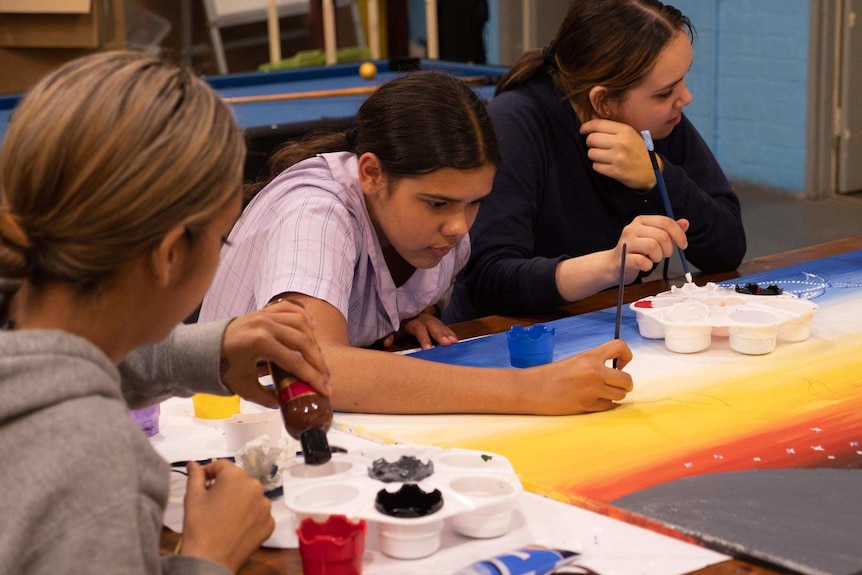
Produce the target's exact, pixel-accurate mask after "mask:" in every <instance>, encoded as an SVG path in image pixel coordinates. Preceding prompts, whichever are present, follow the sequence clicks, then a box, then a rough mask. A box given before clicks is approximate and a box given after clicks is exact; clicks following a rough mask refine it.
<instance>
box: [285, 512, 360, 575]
mask: <svg viewBox="0 0 862 575" xmlns="http://www.w3.org/2000/svg"><path fill="white" fill-rule="evenodd" d="M366 531H367V525H366V524H365V520H364V519H360V520H359V522H358V523H353V522H352V521H350V520H348V519H347V517H345V516H344V515H330V516H329V517H328V518H327V519H326V521H324V522H323V523H318V522H317V521H315V520H314V519H311V518H310V517H307V518H305V519H303V520H302V523H300V524H299V529H297V530H296V534H297V535H298V536H299V555H300V557H302V572H303V574H304V575H360V573H362V554H363V553H365V532H366Z"/></svg>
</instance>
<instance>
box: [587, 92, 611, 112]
mask: <svg viewBox="0 0 862 575" xmlns="http://www.w3.org/2000/svg"><path fill="white" fill-rule="evenodd" d="M590 105H591V106H592V110H590V113H591V114H592V116H593V117H595V118H608V117H609V116H610V115H611V114H610V108H609V107H608V89H607V88H605V87H604V86H593V87H592V88H591V89H590Z"/></svg>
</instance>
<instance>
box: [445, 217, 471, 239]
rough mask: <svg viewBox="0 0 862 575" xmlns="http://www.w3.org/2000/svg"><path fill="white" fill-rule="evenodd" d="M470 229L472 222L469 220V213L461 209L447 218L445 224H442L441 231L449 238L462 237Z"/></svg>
mask: <svg viewBox="0 0 862 575" xmlns="http://www.w3.org/2000/svg"><path fill="white" fill-rule="evenodd" d="M469 230H470V224H469V223H468V221H467V215H466V214H465V213H464V212H461V211H459V212H458V213H456V214H453V215H452V216H451V217H449V218H446V220H445V221H444V222H443V225H442V226H440V233H441V234H443V235H444V236H445V237H447V238H458V239H460V238H462V237H464V236H465V235H466V234H467V232H468V231H469Z"/></svg>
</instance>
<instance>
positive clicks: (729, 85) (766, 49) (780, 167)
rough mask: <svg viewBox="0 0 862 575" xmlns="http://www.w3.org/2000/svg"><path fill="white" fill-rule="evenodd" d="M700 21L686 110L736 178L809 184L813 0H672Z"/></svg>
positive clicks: (787, 187)
mask: <svg viewBox="0 0 862 575" xmlns="http://www.w3.org/2000/svg"><path fill="white" fill-rule="evenodd" d="M671 2H672V3H673V4H674V5H675V6H676V7H677V8H679V9H680V10H682V11H683V13H685V14H686V15H687V16H688V17H689V18H690V19H691V21H692V23H693V24H694V25H695V28H696V29H697V32H698V37H697V41H696V42H695V45H694V58H695V60H694V64H693V65H692V69H691V72H690V73H689V76H688V86H689V89H690V90H691V92H692V94H693V95H694V102H693V103H692V104H691V105H690V106H689V108H688V111H687V114H688V115H689V116H690V117H691V119H692V121H693V122H694V123H695V125H696V126H697V128H698V130H700V131H701V133H702V135H703V136H704V138H705V139H706V141H707V143H708V144H709V146H710V148H712V150H713V152H714V153H715V155H716V157H717V158H718V160H719V162H720V163H721V165H722V168H724V171H725V172H726V173H727V176H728V177H729V178H730V179H731V180H735V181H743V182H749V183H753V184H758V185H763V186H769V187H772V188H777V189H780V190H783V191H787V192H790V193H794V194H801V193H802V192H804V189H805V152H806V149H805V146H806V124H807V108H806V106H807V96H806V90H807V82H808V23H809V13H808V9H809V0H671Z"/></svg>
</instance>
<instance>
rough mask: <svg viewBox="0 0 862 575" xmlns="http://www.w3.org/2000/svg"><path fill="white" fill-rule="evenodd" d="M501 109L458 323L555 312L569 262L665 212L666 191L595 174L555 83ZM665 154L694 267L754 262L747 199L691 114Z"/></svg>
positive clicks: (663, 145) (456, 310)
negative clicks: (496, 154) (748, 243)
mask: <svg viewBox="0 0 862 575" xmlns="http://www.w3.org/2000/svg"><path fill="white" fill-rule="evenodd" d="M489 112H490V115H491V118H492V120H493V122H494V128H495V130H496V132H497V139H498V141H499V143H500V151H501V154H502V162H501V165H500V169H499V171H498V172H497V176H496V178H495V180H494V188H493V191H492V193H491V194H490V195H489V196H488V197H487V198H486V200H485V202H484V203H483V205H482V207H481V208H480V209H479V215H478V217H477V219H476V223H475V224H474V225H473V228H472V229H471V230H470V238H471V242H472V247H473V253H472V256H471V258H470V262H469V263H468V265H467V267H466V268H465V269H464V270H463V271H462V273H461V274H460V275H459V277H458V281H457V283H456V287H455V292H454V294H453V297H452V301H451V303H450V305H449V306H448V307H447V308H446V310H445V311H444V316H443V317H444V320H446V321H447V322H455V321H464V320H467V319H472V318H474V317H479V316H484V315H490V314H537V313H547V312H551V311H553V310H555V309H556V308H558V307H560V306H561V305H564V304H566V303H568V302H567V301H565V300H564V299H563V298H562V297H561V296H560V294H559V292H558V291H557V287H556V280H555V270H556V267H557V264H558V263H559V262H560V261H562V260H564V259H566V258H571V257H577V256H582V255H585V254H589V253H593V252H597V251H601V250H608V249H611V248H613V247H614V246H615V245H616V244H617V242H618V241H619V238H620V235H621V234H622V230H623V228H624V227H625V226H626V225H628V224H629V223H631V221H632V220H633V219H634V218H635V217H636V216H638V215H642V214H664V209H663V206H662V202H661V197H660V195H659V193H658V188H654V189H653V190H650V191H648V192H643V191H640V190H633V189H631V188H628V187H627V186H625V185H623V184H621V183H620V182H618V181H616V180H614V179H612V178H608V177H606V176H602V175H600V174H598V173H596V172H595V171H594V170H593V169H592V166H591V162H590V160H589V159H588V158H587V149H588V148H587V145H586V137H585V136H582V135H581V134H580V133H579V128H580V122H579V121H578V119H577V116H576V115H575V113H574V110H573V109H572V107H571V106H570V105H569V104H568V103H567V102H565V101H564V100H563V98H562V96H561V94H560V93H559V92H558V91H557V90H556V89H555V87H554V85H553V83H552V81H551V80H550V79H549V78H547V77H543V78H535V79H533V80H531V81H529V82H528V83H527V84H525V85H524V86H521V87H519V88H517V89H514V90H510V91H507V92H503V93H502V94H500V95H498V96H496V97H495V98H494V99H492V100H491V102H490V104H489ZM655 147H656V151H657V152H658V153H659V154H660V155H661V156H662V158H663V160H664V171H663V175H664V179H665V182H666V184H667V189H668V195H669V196H670V201H671V205H672V207H673V211H674V216H676V217H677V218H687V219H688V220H689V221H690V222H691V227H690V228H689V230H688V232H687V237H688V248H687V249H686V250H685V255H686V258H687V259H688V261H689V263H691V264H692V265H694V266H696V267H697V268H699V269H700V270H702V271H704V272H720V271H727V270H732V269H735V268H736V267H737V266H738V265H739V263H740V262H741V261H742V258H743V256H744V255H745V232H744V230H743V227H742V218H741V215H740V208H739V200H738V199H737V197H736V194H735V193H734V192H733V190H732V189H731V187H730V183H729V182H728V181H727V178H726V177H725V175H724V173H723V172H722V170H721V167H719V165H718V162H717V161H716V160H715V157H714V156H713V155H712V152H710V150H709V148H708V147H707V145H706V143H705V142H704V141H703V139H702V138H701V137H700V134H698V132H697V130H696V129H695V128H694V126H693V125H692V124H691V122H689V121H688V119H687V118H686V117H685V116H683V117H682V121H681V122H680V123H679V124H678V125H677V126H676V127H675V128H674V130H673V132H671V134H670V136H668V137H667V138H664V139H662V140H657V141H656V142H655Z"/></svg>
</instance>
